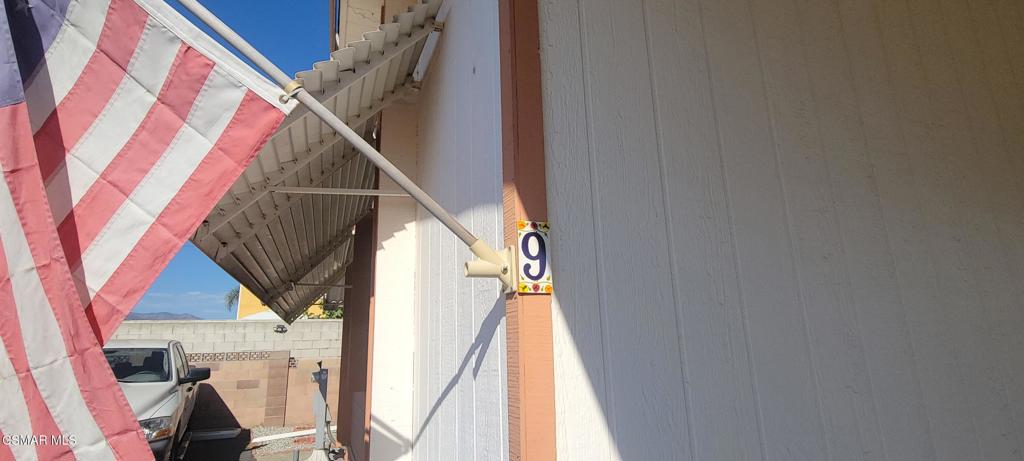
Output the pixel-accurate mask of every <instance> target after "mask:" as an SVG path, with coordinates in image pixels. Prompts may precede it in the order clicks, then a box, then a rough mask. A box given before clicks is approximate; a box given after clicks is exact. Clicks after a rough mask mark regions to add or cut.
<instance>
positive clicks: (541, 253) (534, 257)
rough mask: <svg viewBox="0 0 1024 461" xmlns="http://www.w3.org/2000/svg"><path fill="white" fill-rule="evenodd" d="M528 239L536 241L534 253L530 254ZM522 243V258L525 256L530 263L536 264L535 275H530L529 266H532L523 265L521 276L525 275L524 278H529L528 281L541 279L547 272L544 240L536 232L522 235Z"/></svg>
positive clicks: (528, 264)
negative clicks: (534, 262)
mask: <svg viewBox="0 0 1024 461" xmlns="http://www.w3.org/2000/svg"><path fill="white" fill-rule="evenodd" d="M530 239H536V240H537V252H536V253H530ZM522 242H523V243H522V250H523V256H525V257H526V258H527V259H529V260H530V261H536V262H537V275H533V274H531V273H530V268H531V266H533V265H532V264H530V263H526V264H523V274H524V275H526V277H527V278H529V279H530V280H533V281H537V280H540V279H541V277H543V276H544V273H545V272H547V260H548V249H547V248H546V247H545V246H544V238H543V237H541V235H540V233H538V232H530V233H528V234H525V235H523V241H522Z"/></svg>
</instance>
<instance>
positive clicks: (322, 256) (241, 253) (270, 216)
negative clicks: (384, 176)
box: [192, 0, 441, 322]
mask: <svg viewBox="0 0 1024 461" xmlns="http://www.w3.org/2000/svg"><path fill="white" fill-rule="evenodd" d="M440 4H441V0H430V1H429V2H426V3H423V4H421V5H416V6H414V7H412V8H410V9H409V11H408V12H406V13H402V14H400V15H396V16H395V18H394V22H392V23H390V24H384V25H381V26H380V28H379V30H376V31H372V32H367V33H366V34H364V35H363V37H364V39H363V40H360V41H356V42H351V43H349V44H348V45H349V46H347V47H345V48H342V49H340V50H338V51H335V52H334V53H331V59H330V60H328V61H323V62H318V63H315V64H314V65H313V68H312V69H309V70H307V71H303V72H299V73H298V74H297V78H300V79H302V82H303V85H304V87H305V88H306V90H307V91H309V92H310V94H312V95H314V96H316V97H317V99H319V100H320V101H321V102H322V103H323V104H324V105H325V106H327V107H328V108H330V109H331V110H333V111H334V113H335V114H337V115H338V117H339V118H341V119H342V120H344V121H345V123H346V124H348V125H349V126H350V127H352V129H353V130H355V131H356V132H357V133H359V134H360V135H362V136H363V137H364V138H365V139H368V140H369V139H372V137H373V134H374V130H375V127H376V120H377V119H376V115H377V114H378V113H379V112H380V111H381V110H382V109H383V108H384V107H386V106H387V105H389V104H390V103H391V102H393V101H395V100H396V99H400V98H402V97H403V96H404V95H405V93H406V92H408V91H410V89H411V88H412V80H411V75H412V71H413V69H414V68H415V66H416V63H417V62H418V61H419V57H420V54H421V52H422V51H423V44H424V42H425V41H426V37H427V35H428V34H429V33H430V31H431V30H433V28H434V23H433V19H432V18H433V17H434V16H435V15H436V14H437V11H438V8H439V7H440ZM376 176H377V172H376V168H375V167H374V166H373V165H372V164H370V163H369V162H368V161H367V160H366V159H365V158H364V157H363V156H362V155H361V154H359V153H358V152H356V151H355V150H354V149H353V148H352V146H351V145H350V144H348V143H346V142H345V141H344V140H342V139H341V137H340V136H338V135H337V134H335V133H334V132H333V131H332V130H331V129H330V128H328V127H327V126H326V125H325V124H323V123H322V122H321V121H320V120H319V119H317V118H316V117H314V116H313V115H312V114H310V113H309V111H308V110H307V109H305V108H304V107H302V106H299V107H297V108H296V109H295V110H294V111H293V112H292V113H291V114H289V115H288V117H287V118H286V119H285V121H284V122H283V123H282V124H281V127H280V128H279V129H278V130H277V132H276V133H275V134H274V136H273V137H272V138H271V139H270V140H269V142H268V143H267V145H266V146H265V147H264V148H263V150H262V151H261V152H260V153H259V155H258V156H257V158H256V159H255V160H254V161H253V162H252V164H250V165H249V167H248V168H247V169H246V170H245V172H244V174H243V175H242V176H241V177H240V178H239V179H238V181H236V182H235V184H234V185H233V186H232V187H231V189H230V190H229V191H228V193H227V194H225V196H224V197H223V198H222V199H221V200H220V202H218V204H217V206H216V207H214V209H213V211H212V212H211V213H210V214H209V215H208V216H207V219H206V220H205V221H204V223H203V224H202V225H201V226H200V228H199V229H198V230H197V231H196V234H195V235H194V236H193V238H192V241H193V243H195V244H196V246H198V247H199V249H200V250H202V251H203V252H204V253H206V254H207V255H208V256H210V257H211V258H213V260H214V261H215V262H217V264H218V265H220V266H221V267H222V268H224V270H225V271H227V272H228V273H229V274H231V275H232V276H233V277H235V278H236V279H238V280H239V281H240V282H241V283H242V284H243V285H245V287H246V288H248V289H249V290H250V291H252V292H253V293H254V294H255V295H256V296H257V297H259V298H260V299H261V300H262V301H263V302H264V303H266V304H267V305H268V306H270V308H271V309H273V310H274V312H276V313H277V314H278V315H279V316H281V318H283V319H284V320H286V321H289V322H291V321H292V320H294V319H295V318H297V317H298V316H299V315H300V314H302V312H303V311H304V310H305V308H306V307H307V306H308V305H309V304H310V303H311V302H313V301H315V300H316V299H318V298H319V297H320V296H322V295H323V294H324V293H325V292H326V291H328V289H329V286H331V285H337V284H340V283H341V281H342V280H343V279H344V277H345V269H346V267H347V266H348V263H349V262H350V261H351V258H352V255H351V238H352V231H353V226H354V225H355V223H356V222H357V221H358V220H359V219H361V218H362V217H363V216H365V215H366V214H367V213H368V212H369V211H370V209H371V206H372V204H373V199H372V197H368V196H337V195H329V196H328V195H307V194H301V195H298V194H296V195H292V194H285V193H280V192H274V191H273V190H274V188H275V187H282V186H290V187H331V188H352V189H373V188H376V186H377V183H376Z"/></svg>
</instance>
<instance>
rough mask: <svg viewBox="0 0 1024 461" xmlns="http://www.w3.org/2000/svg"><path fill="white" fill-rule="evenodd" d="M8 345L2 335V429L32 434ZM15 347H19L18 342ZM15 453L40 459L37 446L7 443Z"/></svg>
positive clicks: (19, 457) (0, 393)
mask: <svg viewBox="0 0 1024 461" xmlns="http://www.w3.org/2000/svg"><path fill="white" fill-rule="evenodd" d="M6 346H7V345H6V344H5V343H4V340H3V338H2V337H0V395H3V400H4V403H3V406H4V407H3V411H0V431H2V432H3V433H4V435H7V436H12V435H30V434H33V433H34V432H33V431H32V424H31V420H30V419H29V415H28V405H26V404H25V395H24V394H23V393H22V392H21V382H20V381H18V375H16V374H15V372H14V365H13V364H12V363H11V358H10V356H8V355H7V347H6ZM14 346H15V347H19V346H18V345H17V344H15V345H14ZM7 447H8V448H10V449H11V452H12V453H14V459H17V460H28V461H34V460H36V459H38V456H37V454H36V449H35V447H32V446H29V445H17V444H7Z"/></svg>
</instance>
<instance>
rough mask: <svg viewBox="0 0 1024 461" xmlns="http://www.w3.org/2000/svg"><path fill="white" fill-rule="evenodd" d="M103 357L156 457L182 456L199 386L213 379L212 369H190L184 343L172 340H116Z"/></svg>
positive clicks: (105, 348)
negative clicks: (211, 375) (105, 357)
mask: <svg viewBox="0 0 1024 461" xmlns="http://www.w3.org/2000/svg"><path fill="white" fill-rule="evenodd" d="M103 353H104V355H106V356H107V361H108V362H110V367H111V368H112V369H113V370H114V376H115V377H117V381H118V383H120V384H121V390H122V391H124V395H125V397H127V398H128V404H130V405H131V407H132V411H134V412H135V417H136V418H138V419H139V425H140V426H142V432H143V433H144V434H145V435H146V439H147V440H148V441H149V447H150V448H151V449H152V450H153V455H154V456H156V459H157V460H158V461H164V460H168V459H178V458H180V457H181V455H183V454H184V449H185V446H186V445H187V443H188V441H187V440H183V437H184V436H185V433H186V429H187V428H188V421H189V417H190V416H192V409H193V407H194V406H195V402H196V394H197V393H198V390H197V386H198V383H199V381H203V380H206V379H209V378H210V369H209V368H195V367H190V366H189V364H188V359H187V358H186V357H185V351H184V350H183V349H182V347H181V343H179V342H177V341H172V340H120V341H118V340H115V341H111V342H109V343H107V345H106V346H104V347H103Z"/></svg>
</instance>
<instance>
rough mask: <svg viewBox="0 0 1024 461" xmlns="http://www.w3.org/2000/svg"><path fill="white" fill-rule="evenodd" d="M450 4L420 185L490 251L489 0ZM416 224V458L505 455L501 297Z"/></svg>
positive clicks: (424, 119) (492, 6)
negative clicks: (469, 274)
mask: <svg viewBox="0 0 1024 461" xmlns="http://www.w3.org/2000/svg"><path fill="white" fill-rule="evenodd" d="M451 3H452V4H453V10H452V12H451V14H450V15H449V16H448V20H447V22H446V23H445V28H444V33H443V34H442V35H441V40H440V44H439V47H438V50H437V53H436V54H435V55H434V59H433V62H432V64H431V67H430V71H429V73H428V75H427V78H426V81H425V82H424V84H423V89H422V91H421V92H420V94H419V103H420V130H419V143H420V150H419V160H418V161H419V173H418V175H419V180H420V184H421V185H422V186H423V187H424V189H426V190H427V191H428V192H429V193H430V194H431V195H433V196H434V197H435V198H436V199H437V200H438V201H439V202H440V203H441V204H442V205H444V206H445V207H447V208H448V209H449V210H451V211H453V212H454V213H456V214H457V215H458V218H459V220H460V221H462V222H463V223H465V224H466V225H467V227H468V228H469V229H470V230H471V231H472V232H474V233H475V234H476V235H477V236H478V237H480V238H482V239H485V240H486V241H488V242H490V243H491V245H497V244H498V242H500V241H501V239H502V228H501V223H502V217H501V213H502V207H501V143H500V140H501V138H500V119H499V111H500V90H499V78H498V71H499V60H498V34H497V28H498V12H497V3H496V2H493V1H487V0H461V1H458V2H451ZM385 129H386V128H385ZM418 217H419V219H418V221H417V223H416V247H417V258H418V261H419V262H418V265H417V268H416V269H417V270H416V274H417V285H416V286H417V303H416V309H417V312H416V315H415V331H416V346H415V351H416V352H415V362H416V365H415V378H414V379H415V385H416V394H415V414H414V421H415V430H414V433H415V436H414V437H413V439H414V444H413V458H414V459H417V460H441V459H443V460H466V461H471V460H503V459H507V457H508V437H507V432H508V430H507V415H506V413H505V408H506V374H505V360H506V356H505V347H504V344H505V322H504V311H505V305H504V297H503V296H501V294H500V293H499V286H498V283H497V282H496V281H494V280H482V279H467V278H464V277H463V275H462V270H463V269H462V268H463V263H464V262H465V261H468V260H469V259H470V258H472V255H471V254H470V252H469V250H468V249H467V248H466V247H465V245H463V244H462V243H461V242H460V241H458V240H457V239H456V238H455V236H454V235H453V234H452V233H451V232H450V231H448V230H447V229H446V228H444V227H443V226H441V225H440V223H439V222H438V221H437V220H436V219H434V218H433V217H431V216H430V215H428V214H427V213H426V212H425V211H424V210H423V208H418ZM381 347H382V345H380V343H379V342H378V343H377V345H376V348H377V349H379V348H381ZM375 379H376V378H375Z"/></svg>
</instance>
